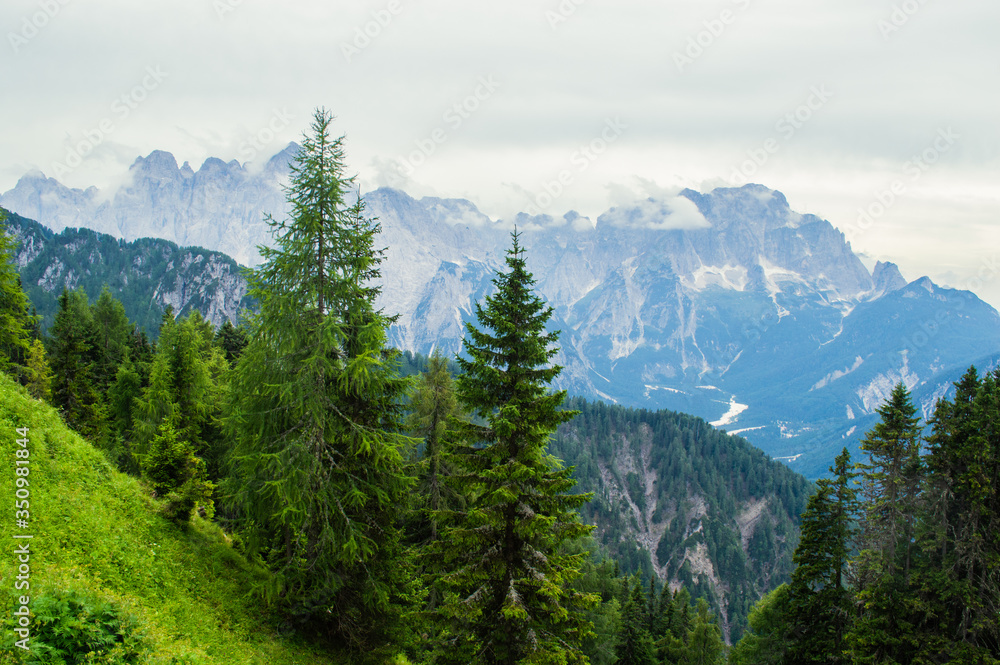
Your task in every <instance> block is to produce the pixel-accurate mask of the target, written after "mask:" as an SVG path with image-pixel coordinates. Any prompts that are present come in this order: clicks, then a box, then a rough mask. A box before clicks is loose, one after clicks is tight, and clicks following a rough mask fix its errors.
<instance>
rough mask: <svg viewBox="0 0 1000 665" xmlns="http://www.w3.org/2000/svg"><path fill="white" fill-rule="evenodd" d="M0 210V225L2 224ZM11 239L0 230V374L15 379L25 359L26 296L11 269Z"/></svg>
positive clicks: (2, 213) (2, 218)
mask: <svg viewBox="0 0 1000 665" xmlns="http://www.w3.org/2000/svg"><path fill="white" fill-rule="evenodd" d="M4 216H5V214H4V211H3V210H0V224H2V223H3V221H4ZM14 250H15V242H14V238H12V237H11V236H9V235H7V234H6V233H5V232H4V231H3V230H2V229H0V371H4V372H8V373H9V374H11V375H13V376H15V377H16V376H17V374H18V367H20V366H22V365H23V364H24V363H25V362H26V360H27V356H28V351H29V337H28V327H29V326H31V325H32V323H33V321H31V320H30V319H29V317H28V297H27V296H26V295H24V290H23V289H22V288H21V280H20V277H19V276H18V274H17V270H16V269H15V267H14Z"/></svg>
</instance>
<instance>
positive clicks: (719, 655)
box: [680, 598, 726, 665]
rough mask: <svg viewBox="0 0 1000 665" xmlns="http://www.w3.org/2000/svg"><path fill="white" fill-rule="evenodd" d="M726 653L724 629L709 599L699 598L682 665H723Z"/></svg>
mask: <svg viewBox="0 0 1000 665" xmlns="http://www.w3.org/2000/svg"><path fill="white" fill-rule="evenodd" d="M725 655H726V644H725V642H723V641H722V631H721V630H719V625H718V624H717V623H716V621H715V617H714V616H713V615H712V614H711V612H709V610H708V601H707V600H705V599H704V598H699V599H698V606H697V609H696V610H695V616H694V625H693V626H692V628H691V632H690V634H689V636H688V643H687V650H686V652H685V654H684V657H683V658H682V659H681V661H680V662H681V664H682V665H721V664H722V663H724V662H725Z"/></svg>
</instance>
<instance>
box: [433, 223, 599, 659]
mask: <svg viewBox="0 0 1000 665" xmlns="http://www.w3.org/2000/svg"><path fill="white" fill-rule="evenodd" d="M506 265H507V268H508V270H507V272H503V273H500V274H498V275H497V277H496V278H495V279H494V280H493V283H494V285H495V286H496V292H495V293H494V295H492V296H488V297H487V298H486V304H485V306H482V305H477V306H476V316H477V319H478V321H479V324H480V325H481V326H483V329H482V330H480V329H478V328H476V327H475V326H473V325H471V324H468V325H467V327H466V328H467V338H466V345H465V347H466V351H467V352H468V355H469V358H467V359H466V358H459V365H460V366H461V369H462V370H463V372H464V373H463V374H462V375H461V376H460V377H459V379H458V394H459V398H460V400H461V402H462V403H463V404H464V405H466V406H467V407H468V408H469V409H470V410H471V411H472V413H473V415H474V416H477V417H478V418H480V419H482V421H483V422H484V424H482V425H471V424H470V425H468V426H467V427H466V428H465V437H464V438H465V440H466V441H468V442H470V443H466V444H463V445H462V446H460V447H458V448H457V455H456V460H457V464H458V465H459V472H458V474H457V475H456V484H457V485H458V486H459V487H460V488H461V489H462V490H463V491H464V492H465V494H466V495H467V496H468V497H470V500H471V504H470V506H469V508H468V509H467V510H465V511H455V512H453V513H452V514H451V515H450V518H451V519H452V520H453V526H452V527H451V528H449V529H448V530H447V532H446V535H445V537H444V539H443V541H442V542H444V543H445V544H446V545H445V548H444V552H443V554H444V561H445V563H446V565H448V566H450V567H451V568H452V570H453V572H452V573H451V574H450V575H448V576H446V577H445V578H444V581H445V582H446V584H447V586H448V588H449V589H450V590H451V591H452V593H453V594H454V595H453V596H452V597H451V602H449V603H445V604H444V606H443V607H442V610H441V616H443V617H446V618H448V619H450V620H451V623H452V625H453V627H454V629H455V631H456V633H455V634H456V635H459V636H461V635H468V636H470V637H471V638H472V644H471V645H468V646H471V653H463V649H461V648H459V645H458V644H453V645H451V646H450V647H449V653H448V654H447V657H448V658H451V659H455V660H461V659H463V658H470V657H471V658H472V659H474V660H477V661H481V662H485V663H509V664H513V663H517V662H521V661H530V662H542V661H545V660H546V659H566V661H569V662H582V660H583V655H582V653H581V652H580V647H579V645H580V643H581V640H582V639H583V638H584V637H585V636H586V635H587V634H588V632H589V625H588V624H587V622H586V620H585V619H584V618H583V616H582V614H581V608H582V607H583V606H584V605H586V604H589V603H591V602H593V600H595V599H592V598H590V597H588V596H586V595H584V594H580V593H579V592H576V591H574V590H572V589H570V588H568V583H569V582H570V581H571V580H572V579H573V578H575V577H576V576H577V575H578V574H579V567H580V562H581V559H582V557H583V556H585V554H584V553H579V554H564V553H562V552H561V551H560V544H561V543H563V542H566V541H569V540H572V539H575V538H578V537H580V536H583V535H585V534H587V533H589V532H590V531H591V530H592V527H588V526H585V525H583V524H581V523H580V522H579V517H578V515H577V513H576V509H577V508H578V507H579V506H580V505H582V504H583V503H584V502H586V501H587V500H588V499H589V498H590V497H589V495H570V494H567V492H568V491H569V490H570V489H572V487H573V485H574V484H575V481H574V480H573V479H572V477H571V474H572V468H562V469H560V468H558V465H557V463H556V461H555V460H554V459H552V458H550V457H549V455H547V453H546V446H547V442H548V439H549V437H550V435H551V434H552V433H553V432H554V431H555V429H556V427H557V426H558V425H559V424H560V423H563V422H566V421H567V420H569V419H570V418H572V417H573V415H575V412H569V411H560V410H559V405H560V404H561V403H562V402H563V400H564V399H565V397H566V395H565V392H549V390H548V386H549V384H550V382H551V381H552V380H553V379H554V378H555V377H556V376H557V375H558V373H559V372H560V370H561V368H560V367H559V366H549V365H548V363H549V361H550V360H551V358H552V357H553V356H554V355H555V354H556V352H557V348H556V347H555V346H554V345H555V343H556V341H557V339H558V333H554V332H546V330H545V324H546V322H547V321H548V320H549V319H550V317H551V316H552V309H551V308H549V307H546V306H545V304H544V303H543V302H542V301H541V299H540V298H538V297H537V296H536V295H534V293H533V292H532V286H533V285H534V279H533V278H532V276H531V273H529V272H528V271H527V269H526V267H525V259H524V250H523V249H522V247H521V245H520V236H519V235H518V234H517V233H516V232H515V233H514V234H513V242H512V247H511V248H510V249H509V250H508V251H507V258H506ZM442 657H444V656H442ZM553 662H556V661H555V660H553ZM560 662H565V661H560Z"/></svg>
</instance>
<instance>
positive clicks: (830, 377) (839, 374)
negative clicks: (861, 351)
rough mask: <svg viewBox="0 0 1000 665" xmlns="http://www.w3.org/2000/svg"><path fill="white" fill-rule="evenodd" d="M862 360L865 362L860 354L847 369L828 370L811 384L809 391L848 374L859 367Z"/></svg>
mask: <svg viewBox="0 0 1000 665" xmlns="http://www.w3.org/2000/svg"><path fill="white" fill-rule="evenodd" d="M864 362H865V361H864V359H863V358H862V357H861V356H858V357H857V358H855V359H854V364H853V365H851V366H850V367H848V368H847V369H843V370H841V369H838V370H834V371H833V372H830V373H829V374H827V375H826V376H824V377H823V378H822V379H820V380H819V381H817V382H816V384H815V385H813V387H812V388H810V389H809V392H812V391H814V390H819V389H820V388H822V387H824V386H826V385H829V384H831V383H833V382H834V381H836V380H837V379H839V378H841V377H844V376H847V375H848V374H850V373H851V372H853V371H854V370H856V369H857V368H859V367H861V365H862V364H863V363H864Z"/></svg>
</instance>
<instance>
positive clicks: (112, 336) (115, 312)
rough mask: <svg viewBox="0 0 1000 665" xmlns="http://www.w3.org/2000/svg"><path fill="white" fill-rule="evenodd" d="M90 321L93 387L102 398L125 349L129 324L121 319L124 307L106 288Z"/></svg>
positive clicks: (129, 329) (98, 299)
mask: <svg viewBox="0 0 1000 665" xmlns="http://www.w3.org/2000/svg"><path fill="white" fill-rule="evenodd" d="M91 320H92V321H93V333H92V339H93V345H94V346H93V349H92V353H93V357H94V387H95V389H96V390H97V391H98V393H99V394H104V393H105V392H106V391H107V389H108V386H110V385H111V383H112V382H113V381H114V380H115V375H116V374H117V372H118V365H120V364H121V362H122V360H123V359H124V358H125V352H126V350H127V349H128V347H129V342H130V336H131V331H132V324H131V323H129V320H128V317H127V316H126V315H125V306H124V305H122V304H121V302H120V301H119V300H118V299H117V298H115V297H114V296H113V295H111V291H110V289H108V287H107V285H105V286H104V288H103V289H101V295H100V296H99V297H98V298H97V302H95V303H94V304H93V306H92V307H91Z"/></svg>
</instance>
